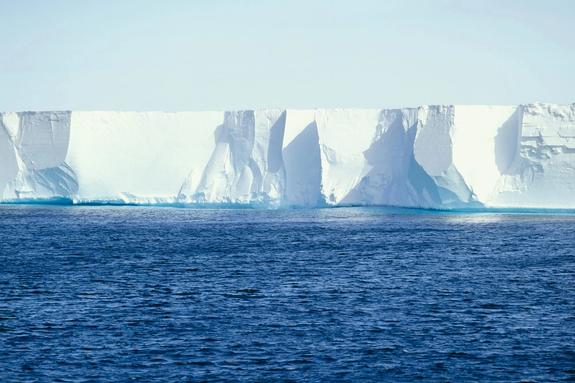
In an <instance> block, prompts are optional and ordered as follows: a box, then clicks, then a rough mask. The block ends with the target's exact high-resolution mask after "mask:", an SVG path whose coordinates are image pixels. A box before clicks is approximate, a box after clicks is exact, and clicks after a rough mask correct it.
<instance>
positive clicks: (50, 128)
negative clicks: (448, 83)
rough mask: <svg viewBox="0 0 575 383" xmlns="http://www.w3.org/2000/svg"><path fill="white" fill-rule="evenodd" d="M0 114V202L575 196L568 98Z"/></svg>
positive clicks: (561, 203)
mask: <svg viewBox="0 0 575 383" xmlns="http://www.w3.org/2000/svg"><path fill="white" fill-rule="evenodd" d="M0 117H1V118H0V193H1V194H0V201H2V202H18V201H26V202H29V201H48V200H52V199H67V200H71V201H73V202H76V203H85V202H117V203H143V204H149V203H185V204H258V205H264V206H331V205H336V206H341V205H393V206H404V207H422V208H439V209H449V208H476V207H477V208H480V207H495V208H497V207H505V208H575V104H572V105H552V104H529V105H520V106H510V107H507V106H458V105H445V106H439V105H434V106H421V107H418V108H406V109H318V110H291V109H288V110H246V111H228V112H178V113H164V112H20V113H1V114H0Z"/></svg>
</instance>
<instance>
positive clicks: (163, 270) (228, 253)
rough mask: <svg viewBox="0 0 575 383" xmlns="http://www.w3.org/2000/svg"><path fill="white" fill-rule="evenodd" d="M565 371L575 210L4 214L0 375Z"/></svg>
mask: <svg viewBox="0 0 575 383" xmlns="http://www.w3.org/2000/svg"><path fill="white" fill-rule="evenodd" d="M203 380H206V381H220V380H230V381H265V382H267V381H286V380H293V381H390V382H403V381H405V382H411V381H417V380H420V381H425V382H431V381H438V382H440V381H452V382H464V381H488V382H514V381H515V382H519V381H539V382H549V381H561V380H564V381H575V216H574V215H569V214H562V215H545V214H497V213H468V214H456V213H449V214H445V213H444V214H439V213H430V212H427V213H426V212H420V211H413V210H411V211H410V210H393V209H363V208H349V209H344V208H341V209H317V210H207V209H203V210H201V209H200V210H196V209H178V208H150V207H109V206H108V207H105V206H104V207H65V206H4V207H0V382H52V381H61V382H124V381H138V382H145V381H157V382H180V381H203Z"/></svg>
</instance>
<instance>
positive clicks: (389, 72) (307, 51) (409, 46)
mask: <svg viewBox="0 0 575 383" xmlns="http://www.w3.org/2000/svg"><path fill="white" fill-rule="evenodd" d="M533 101H547V102H557V103H571V102H575V1H571V0H538V1H531V0H493V1H489V0H484V1H481V0H475V1H472V0H469V1H465V0H459V1H456V0H434V1H432V0H428V1H425V0H398V1H393V0H387V1H385V0H379V1H378V0H372V1H370V0H353V1H352V0H349V1H337V0H332V1H327V0H326V1H319V0H318V1H313V0H307V1H305V0H302V1H300V0H286V1H274V0H269V1H256V0H252V1H241V0H210V1H208V0H205V1H191V0H190V1H184V0H181V1H176V0H161V1H160V0H156V1H143V0H138V1H136V0H134V1H128V0H125V1H120V0H114V1H105V0H98V1H90V0H84V1H73V0H70V1H62V0H50V1H47V0H36V1H33V0H0V110H4V111H6V110H48V109H73V110H74V109H80V110H220V109H240V108H264V107H282V108H283V107H290V108H315V107H394V106H415V105H419V104H442V103H445V104H447V103H459V104H517V103H527V102H533Z"/></svg>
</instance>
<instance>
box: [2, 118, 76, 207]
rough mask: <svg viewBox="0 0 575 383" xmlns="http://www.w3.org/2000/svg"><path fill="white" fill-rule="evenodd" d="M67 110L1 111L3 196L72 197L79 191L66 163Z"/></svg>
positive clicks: (26, 197) (68, 132)
mask: <svg viewBox="0 0 575 383" xmlns="http://www.w3.org/2000/svg"><path fill="white" fill-rule="evenodd" d="M70 116H71V114H70V112H22V113H3V114H2V115H1V116H0V117H1V118H0V161H1V162H0V191H1V192H2V195H1V196H2V199H5V200H11V199H29V198H52V197H61V198H71V197H72V196H73V195H74V194H75V193H76V192H77V190H78V184H77V180H76V176H75V174H74V171H73V170H72V169H71V168H70V167H69V166H68V164H67V163H66V162H65V159H66V154H67V152H68V146H69V141H70V140H69V138H70Z"/></svg>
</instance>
